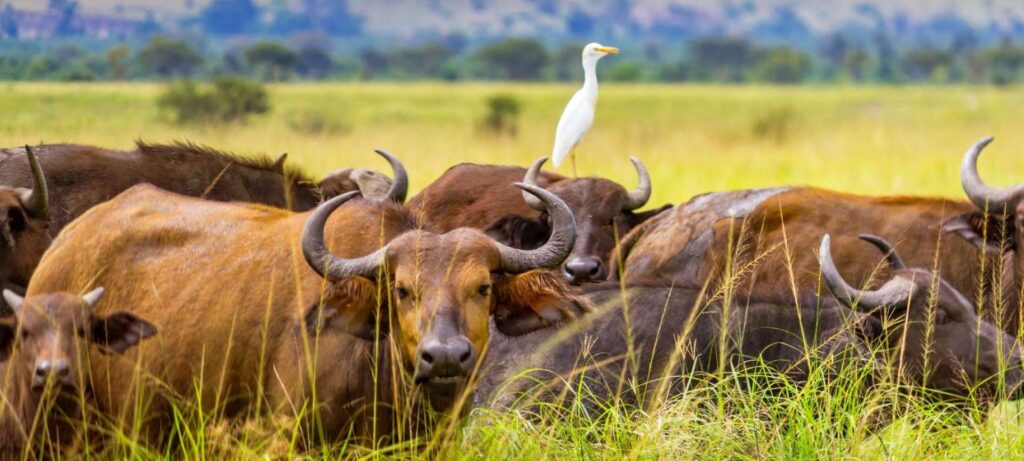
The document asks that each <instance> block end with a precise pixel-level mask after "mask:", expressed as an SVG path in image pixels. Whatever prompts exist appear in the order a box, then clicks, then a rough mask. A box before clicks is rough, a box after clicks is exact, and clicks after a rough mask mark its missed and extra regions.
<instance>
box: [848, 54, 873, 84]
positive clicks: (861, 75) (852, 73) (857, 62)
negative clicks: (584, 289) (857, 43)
mask: <svg viewBox="0 0 1024 461" xmlns="http://www.w3.org/2000/svg"><path fill="white" fill-rule="evenodd" d="M869 64H871V56H870V55H868V53H867V51H864V50H862V49H860V48H857V49H854V50H852V51H850V52H849V53H846V56H845V57H844V58H843V72H844V73H846V74H847V75H848V76H849V77H850V78H852V79H853V80H854V81H856V82H862V81H864V79H865V78H867V73H868V65H869Z"/></svg>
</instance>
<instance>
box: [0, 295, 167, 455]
mask: <svg viewBox="0 0 1024 461" xmlns="http://www.w3.org/2000/svg"><path fill="white" fill-rule="evenodd" d="M102 296H103V288H97V289H95V290H93V291H91V292H89V293H86V294H85V295H83V296H75V295H71V294H68V293H54V294H48V295H41V296H32V297H29V298H27V299H26V298H22V297H21V296H19V295H17V294H16V293H14V292H13V291H10V290H5V291H4V292H3V297H4V299H5V300H6V301H7V304H8V305H9V306H11V308H12V309H13V310H14V312H15V315H14V316H13V317H8V318H3V319H0V362H3V363H2V366H0V401H2V405H0V459H19V458H22V456H23V453H22V450H23V449H24V448H25V447H26V446H27V445H29V444H32V445H33V446H36V444H39V445H38V446H40V447H41V448H42V451H45V452H48V453H49V452H52V451H53V450H60V449H61V448H63V447H65V446H67V445H70V444H71V442H73V441H74V440H75V438H76V437H77V436H78V435H79V434H78V431H79V429H80V427H79V426H80V425H79V424H76V423H80V422H82V421H83V419H84V418H85V417H86V416H85V415H86V411H85V410H86V404H87V403H89V402H87V399H88V396H89V395H90V394H91V389H90V386H89V383H90V377H89V367H88V365H87V364H88V361H87V359H86V356H87V355H88V349H89V346H88V345H89V344H92V345H95V346H97V349H98V350H100V351H102V352H106V353H109V352H114V353H117V354H123V353H124V352H125V351H127V350H128V349H129V348H131V347H133V346H135V345H137V344H138V343H139V342H140V341H142V340H143V339H146V338H149V337H152V336H153V335H155V334H156V332H157V331H156V327H154V326H153V325H151V324H149V323H148V322H146V321H144V320H141V319H139V318H138V317H135V316H134V315H132V314H130V313H127V312H117V313H113V314H110V315H106V316H100V315H95V314H93V312H92V310H93V306H95V305H96V303H97V302H99V299H100V298H101V297H102ZM51 443H52V444H53V445H54V446H51Z"/></svg>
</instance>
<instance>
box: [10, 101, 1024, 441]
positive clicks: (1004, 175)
mask: <svg viewBox="0 0 1024 461" xmlns="http://www.w3.org/2000/svg"><path fill="white" fill-rule="evenodd" d="M160 90H161V87H160V86H158V85H155V84H20V83H8V84H4V85H3V86H0V110H2V113H3V114H4V115H3V117H0V145H2V146H17V145H22V144H26V143H30V144H35V143H38V142H45V143H58V142H72V143H82V144H96V145H100V146H105V147H112V148H123V149H129V148H131V147H132V141H133V140H135V139H144V140H147V141H150V142H167V141H172V140H183V139H188V140H192V141H195V142H198V143H203V144H208V145H211V146H214V147H217V148H219V149H223V150H226V151H229V152H237V153H243V154H244V153H254V154H255V153H259V154H267V155H271V156H276V155H277V154H279V153H281V152H287V153H288V155H289V157H288V159H289V160H288V161H289V163H290V164H291V165H293V166H299V167H301V168H302V169H303V170H305V171H307V172H309V173H311V174H312V175H314V176H317V177H319V176H322V175H324V174H326V173H328V172H330V171H332V170H334V169H337V168H342V167H364V166H365V167H372V168H376V169H379V170H381V171H385V172H387V171H389V169H388V168H387V166H386V165H385V164H384V162H383V161H382V160H381V159H380V158H379V157H377V156H376V155H375V154H374V153H373V150H372V149H374V148H384V149H387V150H389V151H390V152H392V153H393V154H395V155H396V156H398V157H399V158H400V159H401V160H402V161H403V162H404V163H405V165H406V167H407V168H408V169H409V173H410V177H411V182H412V184H411V190H410V192H411V193H415V192H416V191H418V190H419V189H420V188H422V187H424V186H425V185H427V184H429V183H430V182H431V181H432V180H433V179H434V178H436V177H438V176H439V175H440V174H441V173H443V172H444V171H445V170H446V169H447V168H448V167H450V166H452V165H454V164H456V163H459V162H478V163H497V164H516V165H521V166H526V165H528V164H529V163H530V162H532V161H533V160H534V159H536V158H537V157H539V156H542V155H548V154H549V152H550V148H551V141H552V138H553V133H554V128H555V125H556V124H557V121H558V117H559V115H560V114H561V110H562V108H563V107H564V104H565V101H566V100H567V98H568V97H569V95H571V93H572V91H574V87H573V86H569V85H541V84H538V85H523V84H505V83H492V84H442V83H425V84H286V85H276V86H271V87H270V95H271V111H270V112H269V113H268V114H264V115H259V116H255V117H253V118H251V119H250V120H249V121H248V122H247V123H245V124H239V125H206V126H202V127H197V126H187V125H186V126H182V125H176V124H174V123H171V122H169V121H168V117H167V115H166V114H163V113H161V112H160V110H159V109H158V108H157V105H156V103H155V101H156V98H157V97H158V95H159V93H160ZM496 94H508V95H511V96H514V97H515V98H516V99H518V100H519V102H520V104H521V112H520V113H519V115H518V117H517V119H516V122H515V129H514V134H511V133H507V132H506V133H503V134H495V133H493V132H491V131H488V130H487V129H485V128H484V126H483V122H482V120H483V119H484V117H485V113H486V110H487V108H486V100H487V98H489V97H491V96H493V95H496ZM1021 127H1024V91H1021V89H1018V88H1012V87H1011V88H1004V89H1000V88H993V87H919V86H908V87H842V86H840V87H835V86H823V87H759V86H659V85H642V86H639V85H637V86H633V85H613V84H603V85H602V87H601V99H600V102H599V105H598V110H597V116H596V118H595V121H594V126H593V128H592V130H591V132H590V133H589V134H588V135H587V137H586V139H585V140H584V141H583V143H582V144H581V145H580V147H579V150H578V151H577V155H578V163H577V166H578V173H579V175H581V176H583V175H598V176H604V177H608V178H610V179H613V180H616V181H618V182H619V183H621V184H623V185H625V186H626V187H627V188H631V187H633V185H634V184H635V181H636V176H635V172H634V170H633V168H632V167H631V165H630V164H629V162H628V160H627V159H628V156H629V155H635V156H637V157H639V158H640V159H642V160H643V161H644V163H645V164H646V165H647V166H648V168H649V169H650V172H651V175H652V178H653V183H654V195H653V197H652V199H651V201H650V205H660V204H662V203H674V204H678V203H681V202H684V201H686V200H687V199H689V198H690V197H692V196H693V195H696V194H699V193H703V192H708V191H716V190H727V189H740V188H755V187H768V186H776V185H813V186H821V187H827V188H830V189H836V190H841V191H848V192H855V193H861V194H875V195H882V194H917V195H941V196H947V197H953V198H957V199H961V198H962V196H963V192H962V190H961V188H960V180H959V164H960V160H961V158H962V155H963V153H964V150H965V149H967V147H969V146H970V145H971V144H972V143H974V142H975V141H977V140H978V139H979V138H981V137H983V136H987V135H993V136H995V138H996V141H995V143H994V144H993V145H992V146H991V147H990V148H989V149H988V151H987V152H986V154H985V155H984V156H983V158H982V159H981V162H980V167H979V168H980V170H981V174H982V175H983V176H984V177H985V179H986V181H988V182H989V183H990V184H993V185H997V186H1003V185H1009V184H1014V183H1018V182H1022V181H1024V156H1022V155H1021V148H1020V146H1021V145H1022V143H1024V132H1022V131H1021ZM559 172H561V173H563V174H572V171H571V168H570V167H569V165H563V166H562V168H561V169H560V170H559ZM814 376H817V375H815V374H814V373H812V380H811V382H810V383H808V385H806V386H796V385H793V384H791V383H787V382H786V381H785V379H783V378H779V377H764V379H762V381H764V382H767V383H768V384H763V387H762V386H754V387H753V388H751V387H748V386H745V385H741V384H739V382H740V381H743V380H742V376H738V375H733V374H729V372H728V371H727V372H726V375H725V376H723V379H721V380H719V381H716V382H714V383H710V384H699V385H695V386H693V387H692V388H691V389H689V390H688V391H687V392H685V393H683V394H682V395H677V396H673V397H671V398H669V399H667V400H666V401H664V402H663V403H661V404H659V405H655V406H653V407H650V408H644V409H643V410H637V409H632V408H627V407H624V406H618V405H616V404H615V403H614V402H611V403H609V404H608V406H607V407H606V408H605V409H604V410H603V412H599V413H598V414H594V413H590V414H584V413H582V412H581V411H577V408H575V407H570V408H569V409H568V410H555V409H552V410H550V411H540V415H539V416H537V415H533V416H531V415H526V414H523V413H522V412H516V411H502V412H492V411H488V410H474V412H473V413H472V414H471V415H470V416H469V418H467V419H466V420H464V421H463V422H461V423H457V424H452V423H444V424H442V425H441V428H440V429H439V430H437V431H436V433H435V434H431V435H429V436H425V437H423V438H420V439H407V440H404V439H403V440H395V441H392V442H395V443H394V444H382V445H380V446H369V447H367V446H350V445H338V446H334V447H328V448H326V449H324V451H323V452H321V453H312V454H310V455H312V456H320V457H324V458H329V459H336V458H354V459H374V458H391V457H397V458H403V459H420V458H440V459H453V460H458V459H532V460H539V459H854V458H856V459H861V458H866V459H956V460H960V459H1015V458H1020V457H1024V405H1021V404H1020V403H1018V402H1010V403H1002V404H999V405H998V406H997V407H996V408H995V410H992V411H989V410H988V409H987V408H985V407H984V405H982V404H978V405H975V406H973V407H972V406H970V405H968V407H969V408H967V409H966V410H965V409H963V408H958V409H954V408H951V407H950V406H948V405H943V404H936V403H931V402H929V401H928V400H926V399H920V398H915V397H914V395H913V394H914V390H913V389H910V390H907V389H902V388H896V387H895V385H889V386H887V385H885V384H884V383H883V385H881V386H878V387H877V388H876V389H872V390H871V391H870V392H868V393H867V394H866V395H864V394H860V393H858V392H857V391H856V389H855V388H856V387H857V386H856V385H855V384H851V383H853V382H855V381H856V372H852V375H851V376H847V377H846V378H848V379H840V380H836V381H829V382H827V383H826V382H825V381H824V379H818V380H817V381H815V378H814ZM819 378H820V377H819ZM879 413H885V414H888V415H889V416H888V418H890V419H891V422H890V423H889V424H887V425H884V426H879V425H877V424H875V420H876V418H877V415H878V414H879ZM198 419H199V421H198V422H196V421H195V419H192V420H190V421H189V423H188V424H189V426H188V427H183V428H181V429H180V431H181V433H182V434H184V436H183V437H182V439H183V442H182V443H181V444H179V445H178V446H174V447H172V448H169V449H168V451H167V452H152V451H148V450H147V449H145V448H143V447H141V446H139V445H138V444H136V443H134V441H133V440H132V436H131V434H112V435H113V437H112V438H113V439H114V440H115V443H113V444H112V445H113V446H112V447H107V448H105V449H104V450H106V451H104V452H102V453H97V454H96V455H97V456H99V457H102V458H136V459H163V458H167V457H170V458H176V459H205V458H210V459H224V458H228V459H261V458H264V457H266V458H268V459H285V458H291V457H295V456H299V453H298V452H297V448H296V444H295V441H294V440H292V439H291V438H290V437H289V435H288V431H287V430H286V429H282V427H287V423H284V424H283V425H282V424H280V422H277V421H270V420H268V421H265V424H259V423H258V422H257V423H254V424H253V426H260V427H255V428H252V430H249V431H248V432H247V431H245V430H240V431H233V430H232V429H230V428H223V427H221V426H219V423H217V422H215V421H210V420H206V419H204V418H198Z"/></svg>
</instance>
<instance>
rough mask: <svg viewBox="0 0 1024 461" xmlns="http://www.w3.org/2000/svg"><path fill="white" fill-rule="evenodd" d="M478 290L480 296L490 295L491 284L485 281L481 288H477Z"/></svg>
mask: <svg viewBox="0 0 1024 461" xmlns="http://www.w3.org/2000/svg"><path fill="white" fill-rule="evenodd" d="M476 292H477V293H479V294H480V296H484V297H486V296H488V295H490V294H491V284H489V283H485V284H483V285H480V288H477V289H476Z"/></svg>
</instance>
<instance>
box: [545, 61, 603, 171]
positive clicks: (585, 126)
mask: <svg viewBox="0 0 1024 461" xmlns="http://www.w3.org/2000/svg"><path fill="white" fill-rule="evenodd" d="M618 53H619V49H618V48H615V47H611V46H604V45H601V44H600V43H590V44H588V45H587V46H585V47H583V88H580V89H579V90H578V91H576V94H574V95H572V99H570V100H569V104H568V105H566V106H565V111H564V112H562V118H561V119H559V120H558V128H557V129H556V130H555V146H554V148H552V149H551V158H552V159H553V163H554V165H555V167H558V166H560V165H561V164H562V162H563V161H564V160H565V157H567V156H569V154H572V160H573V162H572V163H573V165H572V169H573V175H575V174H576V145H577V144H579V143H580V141H581V140H583V135H585V134H587V130H589V129H590V125H591V124H592V123H594V108H595V107H596V106H597V61H599V60H601V58H603V57H605V56H606V55H609V54H618Z"/></svg>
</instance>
